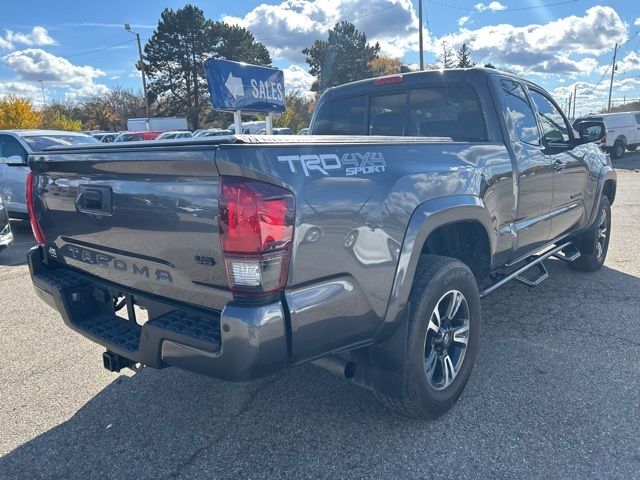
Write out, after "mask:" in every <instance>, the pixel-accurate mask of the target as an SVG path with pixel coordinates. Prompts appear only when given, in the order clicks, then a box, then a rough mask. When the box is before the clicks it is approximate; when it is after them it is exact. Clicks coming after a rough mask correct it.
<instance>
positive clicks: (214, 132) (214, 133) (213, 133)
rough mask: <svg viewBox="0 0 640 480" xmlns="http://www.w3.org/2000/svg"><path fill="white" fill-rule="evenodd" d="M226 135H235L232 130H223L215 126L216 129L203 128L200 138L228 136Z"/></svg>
mask: <svg viewBox="0 0 640 480" xmlns="http://www.w3.org/2000/svg"><path fill="white" fill-rule="evenodd" d="M226 135H233V132H232V131H231V130H222V129H220V128H214V129H210V130H203V131H202V132H200V134H199V135H198V138H204V137H223V136H226Z"/></svg>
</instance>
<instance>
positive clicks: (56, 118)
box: [40, 102, 82, 132]
mask: <svg viewBox="0 0 640 480" xmlns="http://www.w3.org/2000/svg"><path fill="white" fill-rule="evenodd" d="M66 112H67V106H66V105H65V104H63V103H58V102H54V103H51V104H49V105H47V106H45V107H44V108H43V109H42V111H41V114H42V121H41V122H40V128H46V129H48V130H65V131H67V132H78V131H80V130H81V129H82V122H81V121H80V120H77V119H73V118H71V117H70V116H69V115H67V113H66Z"/></svg>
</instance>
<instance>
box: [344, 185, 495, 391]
mask: <svg viewBox="0 0 640 480" xmlns="http://www.w3.org/2000/svg"><path fill="white" fill-rule="evenodd" d="M469 220H471V221H477V222H479V223H480V224H481V225H482V226H483V227H484V229H485V231H486V232H487V234H488V235H487V236H488V238H489V245H490V248H491V258H493V252H494V250H495V238H496V236H495V235H490V234H489V233H490V232H492V231H495V228H496V227H495V225H494V222H493V221H492V219H491V215H490V214H489V212H488V210H487V209H486V207H485V205H484V203H483V202H482V200H481V199H480V198H478V197H476V196H474V195H456V196H451V197H442V198H437V199H433V200H429V201H427V202H425V203H422V204H420V205H419V206H418V207H417V208H416V209H415V210H414V212H413V214H412V216H411V219H410V220H409V224H408V226H407V230H406V233H405V237H404V241H403V244H402V250H401V253H400V259H399V261H398V266H397V268H396V274H395V278H394V282H393V286H392V290H391V294H390V298H389V302H388V305H387V311H386V314H385V317H384V321H383V323H382V326H381V328H380V330H379V332H378V334H377V335H376V337H375V339H374V343H373V345H371V346H369V347H366V348H363V349H359V350H356V351H353V352H352V355H353V357H354V359H355V360H356V361H357V362H358V373H357V374H356V378H355V379H354V381H355V382H356V383H358V384H360V385H362V386H364V387H367V388H370V389H372V390H376V391H379V392H381V393H384V394H385V395H389V396H392V397H396V398H401V397H403V396H404V392H405V375H404V359H405V357H406V348H407V332H408V312H407V308H406V307H407V302H408V299H409V294H410V293H411V287H412V285H413V277H414V275H415V272H416V268H417V266H418V262H419V260H420V255H421V252H422V247H423V245H424V243H425V241H426V240H427V238H428V237H429V234H430V233H431V232H433V231H434V230H435V229H436V228H438V227H441V226H443V225H446V224H450V223H454V222H458V221H469Z"/></svg>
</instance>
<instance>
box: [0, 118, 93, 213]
mask: <svg viewBox="0 0 640 480" xmlns="http://www.w3.org/2000/svg"><path fill="white" fill-rule="evenodd" d="M91 143H94V144H97V143H100V142H98V140H96V139H95V138H93V137H92V136H90V135H85V134H84V133H76V132H65V131H59V130H0V196H3V197H4V201H5V207H6V209H7V211H8V212H9V216H10V217H12V218H27V202H26V199H25V181H26V179H27V173H28V168H27V167H26V166H25V162H26V160H27V157H28V156H29V155H31V154H32V153H34V152H40V151H42V150H44V149H46V148H48V147H51V146H53V145H78V144H91Z"/></svg>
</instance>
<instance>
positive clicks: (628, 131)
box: [574, 112, 640, 159]
mask: <svg viewBox="0 0 640 480" xmlns="http://www.w3.org/2000/svg"><path fill="white" fill-rule="evenodd" d="M586 120H591V121H601V122H604V123H605V125H606V126H607V138H606V143H605V144H604V147H605V149H606V150H607V151H608V152H609V153H610V154H611V158H614V159H619V158H622V157H623V156H624V152H625V150H635V149H636V148H638V146H639V145H640V112H618V113H604V114H601V115H589V116H587V117H580V118H577V119H576V120H575V122H574V125H575V124H576V123H579V122H583V121H586Z"/></svg>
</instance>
